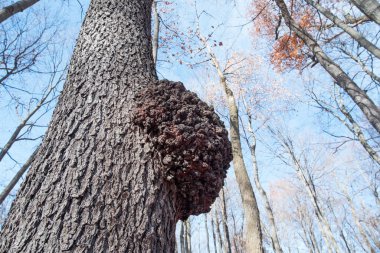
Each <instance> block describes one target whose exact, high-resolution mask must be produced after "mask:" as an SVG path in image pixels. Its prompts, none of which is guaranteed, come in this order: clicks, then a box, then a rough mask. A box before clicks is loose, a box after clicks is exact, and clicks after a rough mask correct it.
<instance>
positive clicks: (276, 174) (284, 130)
mask: <svg viewBox="0 0 380 253" xmlns="http://www.w3.org/2000/svg"><path fill="white" fill-rule="evenodd" d="M277 2H279V1H277ZM353 2H354V1H348V0H333V1H320V2H318V3H319V4H320V5H318V4H316V3H314V2H313V1H309V0H305V1H301V0H295V1H287V2H286V4H287V6H288V9H289V11H290V15H291V17H292V18H293V19H294V20H295V21H296V22H297V23H298V24H299V26H300V27H301V28H302V29H303V31H306V32H307V33H309V34H311V35H312V37H313V38H314V41H316V42H317V43H318V44H319V46H320V47H321V48H322V49H323V51H324V52H325V53H326V54H327V55H328V56H329V57H330V58H331V61H333V62H334V63H335V64H337V65H338V66H340V68H342V69H343V70H344V72H345V73H347V75H348V76H349V77H350V78H351V79H352V80H353V81H355V82H356V84H357V85H358V86H360V87H361V89H362V90H364V92H365V93H366V94H367V95H368V96H369V97H371V98H372V100H373V101H374V102H375V104H378V103H379V87H380V86H379V85H380V72H379V71H378V70H379V57H378V55H377V53H378V50H379V49H378V46H379V42H378V40H379V38H380V34H379V32H380V29H379V25H378V24H376V23H375V22H373V20H371V19H370V18H368V17H366V16H364V15H363V13H362V12H361V11H359V9H357V8H356V7H355V6H354V4H353ZM10 3H12V1H2V3H1V4H0V6H1V7H4V6H7V5H9V4H10ZM313 5H314V6H313ZM87 6H88V1H84V0H83V1H41V2H39V3H37V4H36V5H35V6H33V7H31V8H28V9H27V10H25V11H24V12H22V13H19V14H17V15H15V16H13V17H11V18H10V19H8V20H7V21H6V22H3V23H1V24H0V119H1V121H0V173H1V178H0V186H1V188H0V189H1V190H4V189H6V187H7V185H8V184H9V182H10V181H11V180H12V178H13V177H14V176H15V175H16V173H17V172H18V171H19V170H20V169H21V170H25V169H27V167H28V166H29V164H30V161H31V160H32V159H33V154H34V151H35V150H36V149H37V148H38V145H39V143H40V142H41V140H42V138H43V135H44V132H45V130H46V128H47V126H48V124H49V119H50V116H51V113H52V110H53V109H54V106H55V104H56V101H57V97H58V95H59V92H60V90H61V89H62V85H63V82H64V80H65V76H66V70H67V66H68V63H69V60H70V56H71V53H72V50H73V48H74V45H75V39H76V37H77V35H78V32H79V29H80V25H81V23H82V21H83V18H84V15H85V11H86V8H87ZM154 6H155V7H156V8H155V10H156V12H157V15H155V13H156V12H155V11H154V14H153V22H152V27H153V28H155V27H156V26H155V24H157V20H159V24H160V25H159V30H156V29H152V30H153V32H152V33H153V37H154V35H155V34H154V33H155V32H157V31H158V32H159V33H158V34H156V37H157V38H158V43H153V47H154V48H157V54H156V56H157V61H156V65H157V72H158V75H159V77H160V79H169V80H175V81H181V82H183V83H184V84H185V86H186V87H187V88H188V89H190V90H192V91H194V92H196V93H197V94H198V96H200V97H201V98H202V99H204V100H206V101H207V102H208V103H209V104H211V105H213V106H214V108H215V110H216V111H217V112H218V114H219V115H220V116H221V118H222V119H223V121H224V122H225V125H226V126H227V128H229V117H230V115H229V108H228V102H227V99H226V95H225V92H224V90H223V86H221V85H220V81H221V80H222V79H223V78H224V79H225V80H226V83H225V84H226V85H228V87H229V88H230V89H231V90H232V91H233V94H234V98H235V101H236V105H237V108H238V112H239V124H240V140H241V143H242V147H243V158H244V162H245V165H246V169H247V172H248V175H249V177H250V183H251V184H252V186H253V188H254V192H255V195H256V199H257V202H258V206H259V210H260V221H261V228H262V231H263V246H264V248H265V250H266V252H378V251H379V250H380V240H379V238H380V217H379V216H380V212H379V211H380V198H379V193H378V191H379V183H380V157H379V154H378V150H379V141H380V140H379V132H378V131H376V129H375V128H374V127H373V126H372V125H371V124H370V123H369V122H368V120H367V119H366V118H365V116H364V115H363V113H362V112H361V110H360V109H359V108H358V106H357V104H355V103H354V102H353V101H352V100H351V98H350V97H349V96H348V95H347V94H346V92H344V91H343V89H342V88H341V87H340V86H339V85H337V83H336V81H334V80H333V79H332V78H331V76H330V75H329V74H328V73H327V72H326V71H325V69H323V68H322V67H321V64H320V62H319V61H318V59H317V58H316V56H315V52H313V50H311V49H310V48H309V47H308V45H306V44H305V42H304V41H303V40H301V39H300V38H299V36H297V34H296V33H295V32H294V31H290V30H289V27H288V26H287V22H286V20H284V19H283V18H280V16H281V14H280V13H281V11H280V10H279V8H278V7H277V5H276V2H273V1H266V0H257V1H246V0H244V1H217V0H205V1H195V0H185V1H175V0H173V1H156V2H155V5H154ZM317 8H319V9H318V10H317ZM326 10H327V11H328V13H331V14H332V15H333V16H334V18H333V20H334V22H333V21H332V20H331V19H329V18H327V17H326V13H327V12H326ZM328 13H327V16H328V15H329V14H328ZM157 18H158V19H157ZM337 18H339V20H340V21H342V22H343V25H345V26H348V27H349V28H350V29H352V30H354V31H356V32H357V33H359V34H360V35H361V36H363V37H364V38H365V39H366V40H367V41H369V42H370V43H371V44H372V45H373V46H374V48H372V49H373V51H370V50H368V48H366V47H364V46H363V45H362V44H360V43H358V41H361V42H362V41H363V40H362V38H359V40H357V39H354V38H353V37H352V36H351V35H349V33H347V32H346V31H345V30H344V29H342V26H341V27H339V25H337ZM338 23H339V21H338ZM345 26H344V27H345ZM292 30H293V29H292ZM224 79H223V80H224ZM19 174H20V173H19ZM21 181H22V178H21V179H20V180H18V183H17V185H16V187H14V188H13V189H12V190H11V191H10V193H9V194H5V195H4V193H3V195H2V197H4V199H2V204H1V206H0V226H1V224H2V223H3V222H4V219H5V218H6V216H7V211H8V210H9V207H10V204H11V202H12V199H13V198H14V196H15V194H16V192H17V187H18V185H19V184H20V182H21ZM5 197H6V198H5ZM243 221H244V212H243V207H242V203H241V197H240V192H239V187H238V184H237V182H236V178H235V174H234V171H233V167H232V168H231V169H230V170H229V172H228V177H227V179H226V182H225V187H224V189H223V191H222V192H221V194H220V197H219V198H218V199H217V201H216V202H215V203H214V205H213V207H212V210H211V212H210V213H208V214H204V215H200V216H194V217H193V216H192V217H190V218H189V219H188V220H187V221H186V222H179V223H178V224H177V246H178V247H177V250H178V252H244V251H243V248H244V245H245V242H244V238H243V231H244V230H243ZM276 242H277V245H276Z"/></svg>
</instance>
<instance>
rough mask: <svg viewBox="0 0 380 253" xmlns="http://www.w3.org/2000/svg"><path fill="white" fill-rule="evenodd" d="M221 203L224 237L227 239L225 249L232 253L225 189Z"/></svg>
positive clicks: (222, 192)
mask: <svg viewBox="0 0 380 253" xmlns="http://www.w3.org/2000/svg"><path fill="white" fill-rule="evenodd" d="M221 202H222V214H223V219H222V222H223V231H224V237H225V238H226V242H225V243H224V244H225V248H226V252H227V253H231V252H232V249H231V239H230V232H229V229H228V216H227V203H226V198H225V196H224V189H222V191H221Z"/></svg>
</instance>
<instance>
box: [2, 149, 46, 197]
mask: <svg viewBox="0 0 380 253" xmlns="http://www.w3.org/2000/svg"><path fill="white" fill-rule="evenodd" d="M38 149H39V147H37V148H36V150H34V152H33V153H32V155H31V156H29V158H28V160H27V161H26V162H25V163H24V165H23V166H22V167H21V168H20V169H19V170H18V171H17V173H16V175H15V176H14V177H13V178H12V180H11V181H10V182H9V184H8V185H7V186H6V187H5V188H4V190H3V191H2V192H1V194H0V205H1V204H2V203H3V201H4V200H5V199H6V198H7V196H8V195H9V193H10V192H11V191H12V189H13V188H14V187H15V185H16V184H17V182H18V181H19V180H20V178H21V177H22V175H24V173H25V171H26V170H27V169H28V168H29V166H30V164H31V163H32V162H33V160H34V158H35V157H36V155H37V152H38Z"/></svg>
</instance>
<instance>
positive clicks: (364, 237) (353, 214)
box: [344, 189, 376, 253]
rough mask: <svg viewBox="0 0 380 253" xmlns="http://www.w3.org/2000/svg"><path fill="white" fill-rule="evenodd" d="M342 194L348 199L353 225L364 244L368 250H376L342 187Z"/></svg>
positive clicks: (373, 251) (372, 251) (372, 252)
mask: <svg viewBox="0 0 380 253" xmlns="http://www.w3.org/2000/svg"><path fill="white" fill-rule="evenodd" d="M344 195H345V197H346V199H347V201H348V204H349V206H350V209H351V214H352V217H353V219H354V222H355V225H356V227H357V228H358V230H359V234H360V236H361V237H362V239H363V241H364V244H365V246H366V247H367V249H368V252H371V253H375V252H376V250H375V249H374V248H373V247H372V245H371V242H370V241H369V239H368V236H367V233H366V232H365V229H364V228H363V226H362V224H361V223H360V220H359V217H358V215H357V213H356V208H355V206H354V203H353V201H352V198H351V197H350V195H349V194H348V191H347V189H344Z"/></svg>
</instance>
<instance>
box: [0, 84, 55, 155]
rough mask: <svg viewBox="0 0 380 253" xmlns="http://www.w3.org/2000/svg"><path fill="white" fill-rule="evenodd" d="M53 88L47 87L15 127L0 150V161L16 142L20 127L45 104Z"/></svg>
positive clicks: (22, 127)
mask: <svg viewBox="0 0 380 253" xmlns="http://www.w3.org/2000/svg"><path fill="white" fill-rule="evenodd" d="M54 88H55V87H51V88H50V89H49V91H48V92H47V93H46V94H45V95H44V96H43V97H42V98H41V100H40V102H38V104H37V106H36V107H35V108H34V109H33V110H32V111H31V112H29V114H28V115H27V116H26V117H25V119H24V120H23V121H21V123H20V124H19V125H18V126H17V127H16V129H15V131H14V132H13V134H12V136H11V137H10V138H9V140H8V141H7V143H6V144H5V146H4V147H3V148H2V149H1V151H0V162H1V161H2V160H3V158H4V156H5V155H6V154H7V153H8V151H9V150H10V149H11V147H12V146H13V144H14V143H15V142H17V137H18V136H19V134H20V132H21V131H22V129H24V127H25V126H26V124H28V122H29V120H30V119H31V118H32V117H33V116H34V115H35V114H36V112H38V110H40V109H41V107H42V106H44V105H45V102H46V100H47V98H48V97H49V95H50V94H51V92H52V91H53V89H54Z"/></svg>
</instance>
